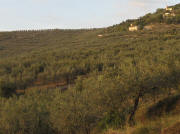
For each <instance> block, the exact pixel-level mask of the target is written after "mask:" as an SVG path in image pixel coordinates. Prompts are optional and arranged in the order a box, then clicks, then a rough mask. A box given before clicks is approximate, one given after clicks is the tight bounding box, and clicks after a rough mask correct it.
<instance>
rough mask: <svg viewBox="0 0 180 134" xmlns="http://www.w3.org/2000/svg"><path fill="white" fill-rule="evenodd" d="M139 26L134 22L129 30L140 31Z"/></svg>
mask: <svg viewBox="0 0 180 134" xmlns="http://www.w3.org/2000/svg"><path fill="white" fill-rule="evenodd" d="M138 29H139V27H138V26H133V24H131V26H130V27H129V31H131V32H133V31H138Z"/></svg>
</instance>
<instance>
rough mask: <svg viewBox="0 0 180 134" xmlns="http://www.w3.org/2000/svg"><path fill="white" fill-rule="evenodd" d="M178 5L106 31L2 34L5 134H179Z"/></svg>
mask: <svg viewBox="0 0 180 134" xmlns="http://www.w3.org/2000/svg"><path fill="white" fill-rule="evenodd" d="M173 8H174V12H175V13H176V16H175V17H168V18H163V14H164V12H165V11H164V10H163V9H158V10H157V12H156V13H153V14H147V15H145V16H144V17H141V18H139V19H137V20H127V21H126V22H123V23H121V24H119V25H115V26H112V27H108V28H102V29H82V30H42V31H14V32H2V33H0V96H1V97H0V134H93V133H94V134H101V133H102V134H103V133H106V134H108V133H109V134H116V133H117V134H179V133H180V118H179V117H180V16H179V15H180V5H179V4H178V5H175V6H174V7H173ZM131 23H133V24H136V25H140V26H141V29H140V30H139V31H136V32H129V31H128V27H129V26H130V24H131ZM147 25H153V28H152V29H150V30H145V29H144V27H145V26H147ZM98 35H101V36H98Z"/></svg>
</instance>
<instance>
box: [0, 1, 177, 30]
mask: <svg viewBox="0 0 180 134" xmlns="http://www.w3.org/2000/svg"><path fill="white" fill-rule="evenodd" d="M163 1H164V0H0V31H3V30H5V31H6V30H20V29H49V28H59V29H70V28H92V27H107V26H111V25H113V24H119V23H120V22H122V21H123V20H126V19H132V18H137V17H139V16H142V15H144V14H146V13H148V12H154V11H155V10H156V9H157V8H162V7H165V6H166V4H165V2H163ZM167 3H168V5H173V4H177V3H180V0H167Z"/></svg>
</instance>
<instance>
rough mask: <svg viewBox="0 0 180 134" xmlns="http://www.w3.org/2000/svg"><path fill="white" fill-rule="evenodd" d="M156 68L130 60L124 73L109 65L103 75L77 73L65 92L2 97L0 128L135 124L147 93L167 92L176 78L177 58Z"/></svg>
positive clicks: (17, 133) (67, 132)
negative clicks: (140, 104) (148, 67)
mask: <svg viewBox="0 0 180 134" xmlns="http://www.w3.org/2000/svg"><path fill="white" fill-rule="evenodd" d="M134 66H135V67H134ZM156 67H157V70H150V69H148V70H147V68H146V69H145V68H141V63H137V62H135V61H133V63H132V67H131V68H129V69H128V70H127V71H126V72H124V71H123V72H121V71H120V70H119V69H118V68H115V67H113V68H111V69H109V70H107V71H106V72H104V73H103V74H102V73H101V72H93V73H91V74H90V75H89V77H88V78H85V77H79V78H78V79H77V80H76V81H75V85H74V87H71V88H70V89H69V90H68V91H65V92H61V91H60V90H58V89H56V90H32V91H27V92H26V94H25V95H23V96H20V97H15V96H14V97H11V98H9V99H5V98H1V99H0V107H1V109H0V133H6V134H30V133H31V134H42V133H44V134H58V133H63V134H79V133H80V134H81V133H82V134H90V133H91V132H92V131H96V132H97V131H99V130H102V129H108V128H110V127H113V128H123V127H124V126H125V125H126V124H130V125H133V124H134V123H135V119H134V116H135V113H136V111H137V109H138V105H139V103H140V99H141V100H142V101H144V96H146V95H147V96H146V97H145V98H146V100H147V99H149V101H151V98H152V97H155V96H158V95H159V94H161V95H162V94H168V93H169V91H171V90H175V89H176V88H177V85H178V83H179V81H180V80H179V78H180V77H179V76H180V70H179V63H169V65H164V66H161V65H157V66H156ZM124 69H127V68H124ZM166 89H168V90H166ZM142 101H141V102H142Z"/></svg>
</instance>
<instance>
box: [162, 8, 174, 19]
mask: <svg viewBox="0 0 180 134" xmlns="http://www.w3.org/2000/svg"><path fill="white" fill-rule="evenodd" d="M165 10H166V12H165V13H164V14H163V17H164V18H165V17H175V16H176V14H175V13H174V11H173V8H171V7H166V9H165Z"/></svg>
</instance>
